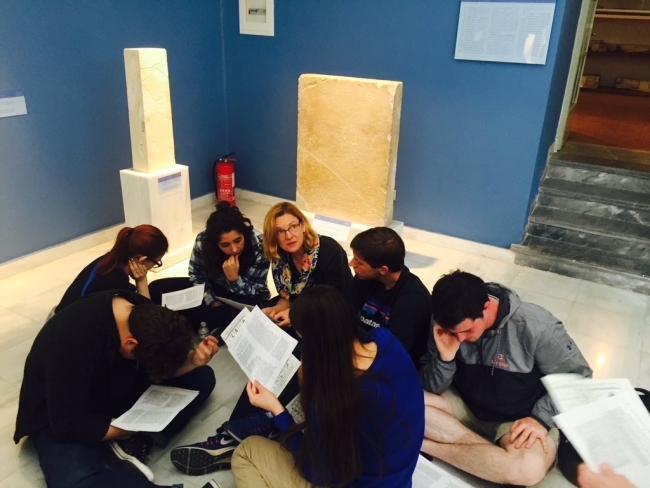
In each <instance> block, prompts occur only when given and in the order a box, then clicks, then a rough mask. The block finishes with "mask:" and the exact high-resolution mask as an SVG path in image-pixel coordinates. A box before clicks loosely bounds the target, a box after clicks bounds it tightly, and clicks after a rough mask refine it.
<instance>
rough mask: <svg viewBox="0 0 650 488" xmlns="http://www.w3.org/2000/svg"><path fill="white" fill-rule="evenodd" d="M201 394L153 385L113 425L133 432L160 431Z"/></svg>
mask: <svg viewBox="0 0 650 488" xmlns="http://www.w3.org/2000/svg"><path fill="white" fill-rule="evenodd" d="M198 394H199V392H198V391H194V390H184V389H183V388H173V387H171V386H161V385H151V386H150V387H149V388H148V389H147V391H145V392H144V393H143V394H142V396H141V397H140V398H139V399H138V401H137V402H135V405H133V407H131V409H130V410H128V411H126V412H124V413H123V414H122V415H120V416H119V417H118V418H116V419H115V420H113V422H111V425H112V426H114V427H118V428H120V429H124V430H130V431H133V432H160V431H161V430H163V429H164V428H165V427H167V424H169V422H171V421H172V419H173V418H174V417H176V415H178V413H179V412H180V411H181V410H183V409H184V408H185V407H186V406H187V405H189V404H190V402H191V401H192V400H194V399H195V398H196V396H197V395H198Z"/></svg>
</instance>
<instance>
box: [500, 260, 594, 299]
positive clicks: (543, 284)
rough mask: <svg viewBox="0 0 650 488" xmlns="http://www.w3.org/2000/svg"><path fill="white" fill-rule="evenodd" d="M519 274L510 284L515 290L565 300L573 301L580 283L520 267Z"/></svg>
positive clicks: (576, 280)
mask: <svg viewBox="0 0 650 488" xmlns="http://www.w3.org/2000/svg"><path fill="white" fill-rule="evenodd" d="M520 270H521V272H520V273H519V274H518V275H517V277H516V278H515V279H514V280H513V282H512V287H513V288H514V289H515V290H527V291H532V292H537V293H544V294H545V295H551V296H553V297H557V298H563V299H565V300H575V299H576V296H577V295H578V290H579V289H580V285H581V284H582V282H581V281H580V280H578V279H575V278H569V277H567V276H560V275H557V274H554V273H549V272H548V271H540V270H538V269H532V268H523V267H520Z"/></svg>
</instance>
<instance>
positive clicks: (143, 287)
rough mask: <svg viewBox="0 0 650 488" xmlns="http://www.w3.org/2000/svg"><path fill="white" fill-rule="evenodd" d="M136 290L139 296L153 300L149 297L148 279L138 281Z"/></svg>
mask: <svg viewBox="0 0 650 488" xmlns="http://www.w3.org/2000/svg"><path fill="white" fill-rule="evenodd" d="M135 289H136V291H137V292H138V294H140V295H142V296H143V297H147V298H151V296H150V295H149V284H148V283H147V278H144V279H141V280H137V281H136V282H135Z"/></svg>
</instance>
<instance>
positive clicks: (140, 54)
mask: <svg viewBox="0 0 650 488" xmlns="http://www.w3.org/2000/svg"><path fill="white" fill-rule="evenodd" d="M124 69H125V71H126V93H127V98H128V102H129V126H130V128H131V152H132V154H133V169H134V170H136V171H141V172H143V173H153V172H156V171H160V170H164V169H167V168H171V167H173V166H174V165H175V164H176V157H175V154H174V131H173V126H172V106H171V100H170V96H169V71H168V70H167V51H166V50H165V49H160V48H137V49H131V48H129V49H125V50H124Z"/></svg>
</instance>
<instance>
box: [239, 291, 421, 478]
mask: <svg viewBox="0 0 650 488" xmlns="http://www.w3.org/2000/svg"><path fill="white" fill-rule="evenodd" d="M290 315H291V323H292V324H293V327H295V329H296V331H297V332H298V333H299V334H300V335H301V337H302V390H301V404H302V408H303V411H304V416H305V420H304V422H301V423H298V424H296V423H295V422H294V419H293V418H292V416H291V415H290V414H289V412H287V410H285V407H284V406H283V405H282V403H280V402H279V401H278V399H277V398H276V397H275V396H274V395H273V393H271V392H270V391H269V390H267V389H266V388H264V387H263V386H262V385H261V384H259V383H258V382H257V381H255V382H250V381H249V382H248V385H247V392H248V396H249V399H250V401H251V403H252V404H253V405H256V406H258V407H260V408H263V409H265V410H267V411H268V412H270V414H272V415H273V416H274V418H273V420H274V422H275V424H276V426H277V427H278V428H279V429H280V430H281V431H282V432H283V434H282V437H281V444H278V443H277V442H275V441H272V440H270V439H267V438H265V437H260V436H251V437H248V438H247V439H245V440H244V441H243V442H242V443H241V444H240V445H239V447H237V449H236V450H235V452H234V454H233V457H232V471H233V475H234V477H235V480H236V482H237V486H238V487H239V488H245V487H255V488H259V487H265V486H268V487H292V486H301V487H303V486H305V487H306V486H312V485H316V486H336V487H339V486H355V487H361V486H382V487H396V488H397V487H399V488H403V487H409V486H411V477H412V475H413V471H414V469H415V465H416V463H417V459H418V455H419V451H420V447H421V445H422V438H423V435H424V404H423V393H422V386H421V385H420V380H419V378H418V374H417V371H416V370H415V366H414V365H413V362H412V361H411V358H410V357H409V355H408V354H407V353H406V351H405V350H404V348H403V347H402V345H401V344H400V342H399V341H398V340H397V339H396V338H395V337H394V336H393V335H392V334H391V333H390V331H388V330H387V329H384V328H378V329H373V330H372V331H370V332H369V333H368V334H367V335H364V334H365V333H363V332H361V330H360V328H359V327H358V323H357V322H358V320H357V318H356V317H355V315H354V312H353V310H352V309H351V308H350V305H349V304H348V303H347V301H346V300H345V298H344V297H343V296H342V295H341V293H340V292H338V291H337V290H335V289H334V288H332V287H330V286H314V287H312V288H309V289H307V290H305V291H303V292H302V293H301V295H300V297H299V298H297V299H296V300H295V303H293V304H292V306H291V312H290Z"/></svg>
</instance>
